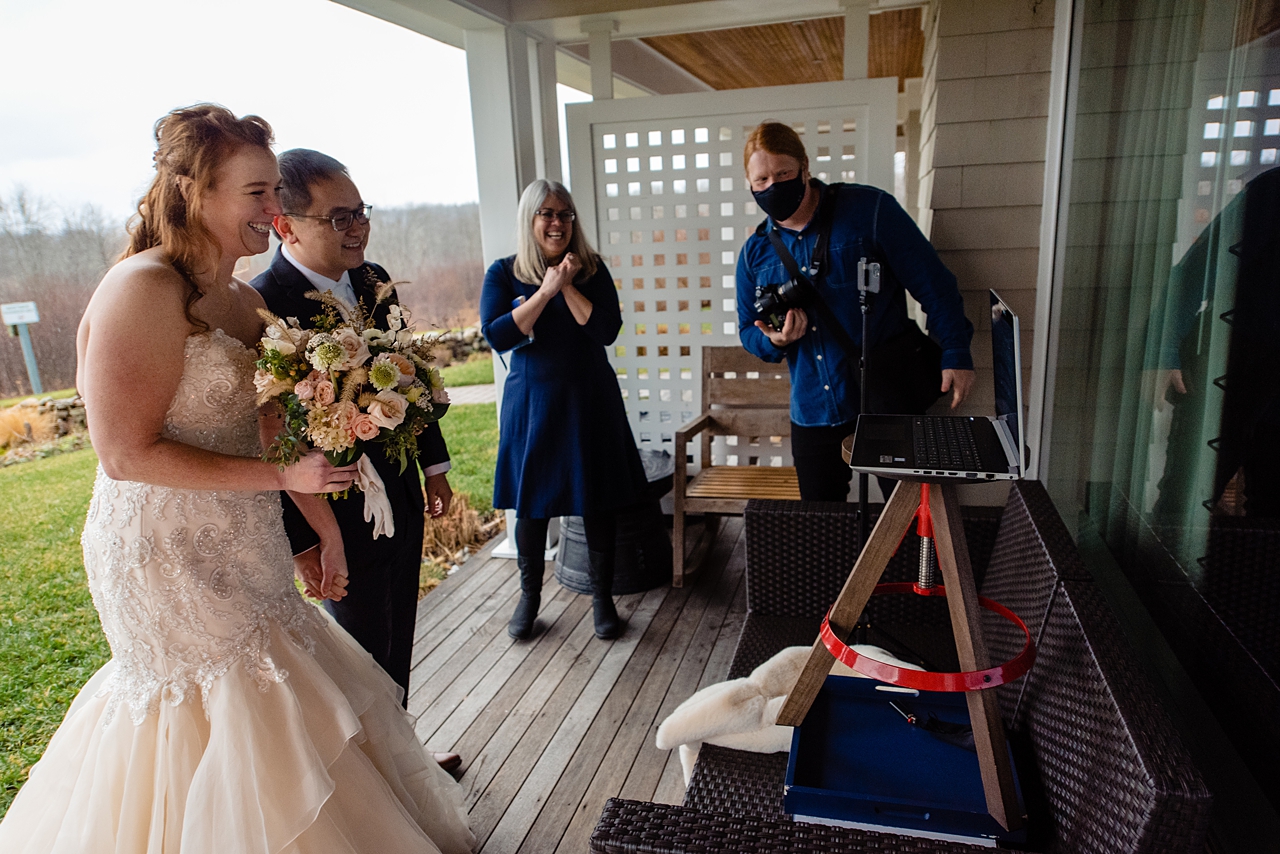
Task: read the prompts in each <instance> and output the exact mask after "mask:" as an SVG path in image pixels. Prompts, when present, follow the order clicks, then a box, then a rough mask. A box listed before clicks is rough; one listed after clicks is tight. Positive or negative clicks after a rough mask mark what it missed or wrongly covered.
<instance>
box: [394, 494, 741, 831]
mask: <svg viewBox="0 0 1280 854" xmlns="http://www.w3.org/2000/svg"><path fill="white" fill-rule="evenodd" d="M491 549H492V546H490V547H489V548H486V549H485V550H484V551H482V552H481V553H480V554H478V555H477V556H475V557H473V558H472V559H471V560H469V561H467V563H466V565H465V566H464V567H463V568H462V569H461V570H459V571H458V572H456V573H454V574H453V575H452V576H450V577H449V578H448V579H447V580H446V581H445V582H444V583H443V584H441V585H440V586H439V587H438V588H436V589H435V590H434V591H432V592H431V593H430V594H429V595H428V596H427V597H426V598H424V599H423V600H422V602H421V603H420V604H419V607H418V629H417V638H416V640H415V642H414V668H413V674H412V677H411V682H410V698H409V710H410V712H412V713H413V714H414V715H416V716H417V717H418V725H417V728H418V735H419V737H420V738H421V739H422V740H423V742H424V743H426V744H428V745H430V747H431V749H433V750H456V751H458V752H459V753H461V754H462V756H463V761H464V763H465V764H464V768H465V773H464V774H463V776H462V780H461V782H462V786H463V789H464V790H465V792H466V801H467V808H468V809H469V811H470V814H471V826H472V828H473V829H474V831H475V833H476V836H477V838H478V839H479V840H480V842H481V846H482V847H481V848H480V850H481V851H483V852H487V853H488V854H508V852H525V853H526V854H533V853H534V852H575V854H584V852H586V851H587V840H588V838H589V837H590V835H591V830H592V828H593V827H594V826H595V823H596V819H597V818H598V817H599V815H600V811H601V809H603V807H604V802H605V800H606V799H608V798H610V797H614V796H622V797H627V798H634V799H637V800H652V801H660V802H666V803H679V802H680V800H681V799H682V798H683V796H684V783H683V779H682V777H681V773H680V760H679V758H678V756H677V755H676V752H675V751H671V752H668V751H660V750H658V749H657V748H656V747H655V746H654V733H655V732H656V730H657V728H658V724H659V723H661V722H662V720H663V719H664V718H665V717H666V716H667V715H668V714H669V713H670V712H671V710H672V709H674V708H675V707H676V706H677V705H679V704H680V703H681V702H683V701H684V700H685V699H686V698H688V697H689V695H690V694H692V693H693V692H694V691H696V690H698V689H699V688H701V687H703V686H705V685H709V684H712V683H714V682H720V681H723V680H724V679H725V677H726V674H727V673H728V670H729V661H730V658H731V656H732V654H733V648H734V645H735V643H736V642H737V638H738V632H739V630H740V628H741V626H742V620H743V618H744V616H745V614H746V583H745V575H744V571H743V570H744V566H745V561H746V558H745V553H744V549H745V545H744V542H743V538H742V519H741V518H736V519H726V520H724V522H723V523H722V524H721V526H720V530H719V532H718V535H717V537H716V539H715V542H714V544H713V546H712V548H711V550H710V552H709V553H708V555H707V557H706V559H705V560H704V562H703V566H702V569H701V570H700V571H699V572H698V573H697V575H695V576H694V577H693V578H691V579H688V580H687V581H686V585H685V586H684V587H682V588H679V589H676V588H671V587H661V588H659V589H657V590H652V591H649V592H648V593H642V594H635V595H631V596H622V597H618V599H617V604H618V612H619V614H621V615H622V616H623V617H624V618H626V619H627V630H626V632H625V633H624V634H623V635H622V636H621V637H620V638H618V639H617V640H614V641H601V640H598V639H597V638H596V637H595V633H594V631H593V629H592V619H591V598H590V597H589V596H580V595H578V594H575V593H572V592H570V591H568V590H566V589H563V588H561V587H560V585H559V584H558V583H557V582H556V581H555V578H554V576H553V575H552V574H551V565H550V562H548V572H547V581H546V584H545V586H544V588H543V594H542V598H543V602H542V610H541V612H540V613H539V615H538V621H539V623H540V624H541V626H542V631H541V633H540V634H538V635H537V636H536V637H535V638H534V639H532V640H531V641H527V642H523V643H517V642H515V641H513V640H512V639H511V638H510V637H508V636H507V631H506V626H507V620H508V619H509V618H510V616H511V612H512V610H514V608H515V604H516V601H517V599H518V598H519V579H518V576H517V573H516V563H515V561H514V560H500V559H496V558H493V557H491V555H490V551H491Z"/></svg>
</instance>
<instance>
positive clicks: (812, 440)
mask: <svg viewBox="0 0 1280 854" xmlns="http://www.w3.org/2000/svg"><path fill="white" fill-rule="evenodd" d="M856 426H857V422H856V421H850V422H848V423H846V424H837V425H835V426H832V427H801V426H800V425H799V424H796V423H795V422H794V421H793V422H792V423H791V457H792V459H793V460H795V464H796V477H797V479H798V480H799V481H800V498H801V500H804V501H848V500H849V483H850V481H852V480H853V469H851V468H849V464H848V463H846V462H845V461H844V457H843V456H842V455H841V453H840V444H841V443H842V442H843V441H844V439H845V437H846V436H849V435H851V434H852V433H853V430H854V427H856ZM876 480H878V481H880V491H881V492H883V493H884V497H885V500H886V501H887V500H889V496H890V495H891V494H892V493H893V488H894V487H895V486H897V485H898V482H897V481H896V480H893V479H892V478H888V477H878V478H876Z"/></svg>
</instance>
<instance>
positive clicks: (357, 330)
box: [254, 283, 449, 485]
mask: <svg viewBox="0 0 1280 854" xmlns="http://www.w3.org/2000/svg"><path fill="white" fill-rule="evenodd" d="M392 288H393V285H392V284H391V283H385V284H382V285H381V286H380V287H379V288H378V290H377V303H376V304H375V307H376V305H377V304H381V303H382V302H384V301H385V300H386V299H387V298H388V297H389V296H390V295H391V291H392ZM307 296H308V297H310V298H312V299H315V300H318V301H320V303H322V308H321V312H320V314H319V315H318V316H317V317H316V326H315V328H314V329H303V328H301V326H300V325H299V323H298V319H297V318H296V317H290V318H280V317H276V316H275V315H273V314H271V313H270V312H267V311H262V312H261V314H262V317H263V319H264V320H266V322H267V327H266V330H265V332H264V334H263V337H262V341H261V343H260V344H259V350H260V352H261V358H260V359H258V362H257V368H258V370H257V373H256V374H255V376H254V385H255V386H256V387H257V390H258V403H259V405H261V404H264V403H266V402H268V401H271V400H274V401H277V402H278V403H279V404H280V406H281V408H282V409H283V411H284V430H283V431H282V433H281V435H280V436H279V437H278V438H277V439H276V441H275V442H274V443H273V444H272V445H271V447H270V448H268V449H267V450H266V452H265V453H264V454H263V459H264V460H266V461H267V462H273V463H275V464H277V465H281V466H284V465H288V464H289V463H291V462H293V461H294V460H296V459H297V458H298V456H299V455H300V454H301V453H302V452H303V451H304V450H305V449H306V448H307V447H315V448H319V449H321V450H323V451H324V453H325V456H326V457H328V458H329V461H330V462H332V463H333V464H334V465H346V464H348V463H350V462H351V461H353V460H355V459H357V458H358V457H360V456H361V454H362V453H363V445H364V443H366V442H376V443H379V444H381V445H382V446H383V449H384V450H385V452H386V454H387V456H388V458H390V459H399V461H400V470H401V471H402V472H403V471H404V470H405V468H406V467H407V466H408V465H409V460H410V459H411V458H412V457H413V456H414V455H415V454H416V453H417V449H418V434H419V433H421V432H422V430H423V428H425V427H426V426H427V425H428V424H430V423H432V422H434V421H437V420H439V419H440V417H441V416H443V415H444V413H445V411H446V410H447V409H448V406H449V395H448V394H447V393H446V392H445V390H444V383H443V381H442V380H441V378H440V371H439V370H438V369H436V368H434V367H432V366H431V362H432V358H433V357H432V355H431V348H432V346H433V345H434V344H435V338H434V337H433V336H432V337H419V336H417V335H415V334H414V331H413V326H412V323H411V318H410V316H409V312H407V311H405V310H404V309H403V308H402V307H401V306H399V305H392V306H391V308H390V312H389V317H388V323H387V326H388V329H387V330H386V331H383V330H381V329H378V328H377V327H376V326H375V325H374V323H373V314H372V311H366V310H365V308H364V306H363V305H357V306H356V307H355V308H354V309H348V308H347V306H346V305H344V304H343V303H341V302H339V301H338V300H337V299H335V298H334V297H333V296H332V295H331V294H328V293H321V292H319V291H311V292H309V293H308V294H307ZM369 468H370V469H372V467H371V466H369ZM380 483H381V482H380V481H379V485H380Z"/></svg>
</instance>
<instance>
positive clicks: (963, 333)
mask: <svg viewBox="0 0 1280 854" xmlns="http://www.w3.org/2000/svg"><path fill="white" fill-rule="evenodd" d="M743 163H744V164H745V166H746V172H747V179H748V181H749V182H750V185H751V192H752V195H753V196H754V197H755V200H756V204H757V205H759V206H760V209H761V210H762V211H763V212H764V213H765V214H766V215H767V216H768V219H766V220H765V222H764V223H762V224H761V227H760V229H759V230H757V232H756V233H755V234H753V235H752V236H751V237H749V238H748V239H747V241H746V243H745V244H743V247H742V251H741V252H740V253H739V257H738V270H737V296H738V300H737V302H738V330H739V331H738V334H739V337H740V338H741V340H742V345H743V347H745V348H746V349H747V350H748V351H749V352H751V353H753V354H755V355H756V356H759V357H760V358H761V359H764V360H765V361H768V362H779V361H782V359H784V358H785V359H786V360H787V366H788V369H789V370H790V373H791V422H792V423H791V431H792V432H791V452H792V457H793V458H794V459H795V465H796V474H797V476H798V478H799V481H800V495H801V497H802V498H803V499H805V500H807V501H845V500H847V498H848V494H849V481H850V479H851V478H852V470H851V469H850V468H849V467H848V465H846V464H845V463H844V461H843V460H842V459H841V455H840V443H841V442H842V441H843V440H844V438H845V437H846V436H848V435H849V434H851V433H853V431H854V427H855V426H856V422H857V418H858V414H859V408H860V400H859V377H858V352H857V348H861V347H862V346H863V341H862V323H861V309H860V307H859V299H858V262H859V260H860V259H863V258H865V259H866V260H867V262H868V263H871V262H878V263H879V264H880V265H881V270H882V277H881V290H880V293H879V294H876V295H875V296H874V297H873V301H872V310H871V313H870V318H869V333H868V337H869V339H870V355H869V359H868V370H869V373H870V382H869V384H868V402H867V403H868V407H869V410H870V411H872V412H879V413H893V414H915V413H921V412H923V411H924V409H925V407H927V406H928V404H929V403H930V402H932V400H934V399H936V398H937V397H938V396H940V395H942V394H945V393H946V392H948V391H950V392H952V394H953V397H952V402H951V408H952V409H955V408H956V407H957V406H959V405H960V403H961V402H962V401H963V400H964V399H965V397H966V396H967V395H968V393H969V390H970V388H972V386H973V381H974V373H973V358H972V356H971V355H970V353H969V342H970V340H971V339H972V338H973V324H972V323H970V322H969V320H968V318H966V317H965V314H964V302H963V301H962V300H961V298H960V291H959V289H958V288H957V287H956V279H955V276H953V275H952V274H951V272H950V271H949V270H948V269H947V268H946V267H945V266H943V264H942V261H941V260H939V258H938V254H937V253H936V252H935V251H934V249H933V247H932V246H931V245H930V244H929V241H928V240H927V239H926V238H925V236H924V235H923V234H921V233H920V229H919V228H917V227H916V224H915V222H913V221H912V219H911V217H910V216H908V215H907V213H906V211H904V210H903V209H902V207H901V206H900V205H899V204H898V203H897V201H896V200H895V199H894V198H893V196H892V195H891V194H889V193H886V192H884V191H883V190H879V189H877V188H875V187H868V186H864V185H861V184H831V185H827V184H824V183H822V182H821V181H819V180H817V179H816V178H813V177H811V176H810V174H809V157H808V155H807V154H806V153H805V149H804V144H803V143H802V142H801V141H800V137H799V136H798V135H797V134H796V132H795V131H794V130H792V129H791V128H790V127H789V126H787V125H784V124H780V123H778V122H765V123H763V124H761V125H760V126H759V127H757V128H756V129H755V130H753V131H752V132H751V133H750V134H749V135H748V137H747V141H746V146H745V148H744V151H743ZM771 231H772V232H774V234H773V235H770V232H771ZM823 231H825V232H827V233H826V235H825V239H824V242H823V243H822V244H819V239H818V238H819V234H820V233H821V232H823ZM775 238H776V239H779V240H780V241H781V244H782V245H783V247H785V249H786V251H787V253H789V254H790V255H791V256H792V258H793V259H794V263H795V266H796V267H797V268H798V269H799V272H800V273H801V274H803V275H804V276H806V277H807V278H809V279H810V280H811V281H812V282H813V285H814V288H813V289H812V291H810V290H809V289H807V288H804V287H802V288H801V292H802V293H807V294H808V296H807V297H801V298H800V300H799V302H800V303H801V304H800V305H795V304H791V303H786V302H784V304H785V305H787V306H788V307H787V310H786V314H785V318H784V317H782V316H780V314H781V313H780V312H779V313H778V315H775V317H777V319H778V320H779V321H780V322H781V323H780V327H781V328H774V326H773V324H772V323H771V322H770V320H769V318H765V317H762V316H761V315H760V313H759V312H758V311H757V310H756V300H757V296H758V293H759V291H760V289H766V288H768V287H769V286H777V285H785V284H786V283H787V282H789V281H790V280H791V279H792V275H791V273H790V272H789V271H788V266H787V263H786V262H785V261H784V259H783V258H782V256H781V255H780V254H779V252H778V250H777V249H776V248H775V245H774V239H775ZM815 250H816V251H817V253H818V255H820V256H823V257H815ZM815 264H816V265H817V267H818V271H819V272H817V273H816V274H815V271H814V267H815ZM904 289H905V291H909V292H910V293H911V295H912V296H913V297H915V298H916V299H917V300H919V302H920V303H921V305H922V306H923V307H924V310H925V312H926V313H927V314H928V317H929V331H930V334H931V337H932V339H934V342H933V343H931V342H930V341H929V339H927V338H925V336H924V335H922V334H920V332H919V329H918V327H916V325H915V321H913V320H911V319H910V318H909V317H908V316H907V303H906V295H905V291H904ZM818 300H820V301H821V303H822V304H823V305H825V308H826V310H822V307H821V306H816V305H815V303H816V302H817V301H818ZM823 317H827V318H830V320H831V321H832V322H835V323H838V324H839V326H840V327H841V329H842V330H843V332H844V335H843V336H841V335H840V334H839V332H840V330H830V329H828V328H827V325H828V324H827V321H825V320H823ZM913 327H915V328H914V329H913ZM842 339H843V340H842ZM849 345H851V347H852V352H851V351H850V347H849ZM939 348H941V360H940V365H939V362H938V359H937V351H938V349H939ZM887 485H888V484H883V483H882V488H883V487H884V486H887Z"/></svg>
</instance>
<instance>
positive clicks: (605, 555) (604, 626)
mask: <svg viewBox="0 0 1280 854" xmlns="http://www.w3.org/2000/svg"><path fill="white" fill-rule="evenodd" d="M587 566H588V567H589V572H590V577H591V608H592V616H593V617H594V618H595V624H596V637H598V638H600V639H601V640H613V639H614V638H616V637H617V636H618V635H620V634H621V633H622V620H620V619H619V618H618V609H617V608H615V607H613V552H612V551H608V552H594V551H591V550H590V549H588V550H587Z"/></svg>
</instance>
